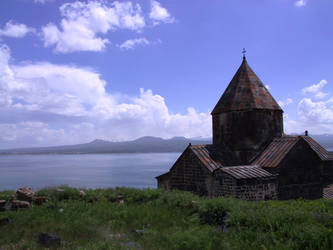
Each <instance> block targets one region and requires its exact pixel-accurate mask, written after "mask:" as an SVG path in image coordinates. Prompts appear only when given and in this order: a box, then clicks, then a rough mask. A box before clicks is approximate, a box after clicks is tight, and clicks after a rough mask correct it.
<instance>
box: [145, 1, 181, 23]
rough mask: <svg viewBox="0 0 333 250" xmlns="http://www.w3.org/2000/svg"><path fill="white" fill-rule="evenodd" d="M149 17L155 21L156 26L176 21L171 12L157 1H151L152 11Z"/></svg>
mask: <svg viewBox="0 0 333 250" xmlns="http://www.w3.org/2000/svg"><path fill="white" fill-rule="evenodd" d="M149 17H150V19H151V20H152V21H153V24H154V25H157V24H160V23H173V22H174V21H175V18H174V17H172V16H171V14H170V13H169V11H168V10H167V9H166V8H164V7H162V5H161V4H160V3H159V2H157V1H155V0H152V1H151V11H150V13H149Z"/></svg>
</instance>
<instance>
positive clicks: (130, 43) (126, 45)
mask: <svg viewBox="0 0 333 250" xmlns="http://www.w3.org/2000/svg"><path fill="white" fill-rule="evenodd" d="M149 44H150V41H148V40H147V39H146V38H145V37H141V38H136V39H129V40H126V41H125V42H123V43H122V44H120V45H119V48H121V49H125V50H129V49H134V48H135V47H136V46H138V45H149Z"/></svg>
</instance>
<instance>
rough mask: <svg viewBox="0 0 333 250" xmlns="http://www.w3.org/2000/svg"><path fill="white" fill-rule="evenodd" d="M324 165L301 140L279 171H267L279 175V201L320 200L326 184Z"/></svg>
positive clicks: (279, 167) (282, 163)
mask: <svg viewBox="0 0 333 250" xmlns="http://www.w3.org/2000/svg"><path fill="white" fill-rule="evenodd" d="M322 165H323V163H322V162H321V161H320V159H319V157H318V156H317V155H316V153H315V152H314V151H313V150H312V149H311V148H310V146H309V145H308V144H307V143H306V142H304V141H303V140H300V141H299V142H298V143H297V144H296V145H295V146H294V147H293V149H292V150H291V151H290V152H289V153H288V154H287V156H286V157H285V158H284V160H283V161H282V162H281V164H280V165H279V166H278V168H277V169H269V168H267V169H266V170H268V171H270V172H277V173H278V174H279V177H278V179H279V199H282V200H285V199H297V198H304V199H318V198H321V197H322V191H323V183H324V178H323V174H322V172H323V166H322Z"/></svg>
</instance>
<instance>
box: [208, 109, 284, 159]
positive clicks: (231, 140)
mask: <svg viewBox="0 0 333 250" xmlns="http://www.w3.org/2000/svg"><path fill="white" fill-rule="evenodd" d="M282 133H283V120H282V111H281V110H252V111H232V112H225V113H220V114H216V115H213V144H214V145H221V144H224V145H227V146H228V147H229V148H230V149H231V150H233V151H249V152H251V151H258V150H260V149H261V148H262V147H263V146H265V145H266V144H267V143H268V142H269V141H270V140H271V139H272V138H273V137H279V136H282ZM244 163H245V164H246V162H244Z"/></svg>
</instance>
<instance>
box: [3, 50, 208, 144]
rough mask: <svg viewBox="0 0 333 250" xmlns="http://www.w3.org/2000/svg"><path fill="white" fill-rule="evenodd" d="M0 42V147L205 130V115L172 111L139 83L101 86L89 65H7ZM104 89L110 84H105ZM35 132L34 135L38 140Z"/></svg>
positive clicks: (197, 133) (7, 53)
mask: <svg viewBox="0 0 333 250" xmlns="http://www.w3.org/2000/svg"><path fill="white" fill-rule="evenodd" d="M9 62H10V51H9V49H8V47H7V46H2V47H1V48H0V73H1V74H0V77H1V78H0V116H1V123H0V125H1V126H0V134H2V136H0V147H2V148H5V147H6V145H7V146H8V145H10V146H11V147H16V146H21V145H22V144H24V145H25V146H45V145H56V144H69V143H82V142H87V141H89V140H93V139H96V138H101V139H107V140H125V139H135V138H138V137H140V136H144V135H152V136H161V137H172V136H180V135H183V136H187V137H195V136H203V137H208V136H211V116H210V114H209V113H208V112H207V113H199V112H197V111H196V110H195V109H194V108H188V110H187V112H186V113H185V114H180V113H172V112H170V110H169V109H168V107H167V105H166V102H165V100H164V98H163V97H162V96H161V95H158V94H155V93H153V91H152V90H149V89H148V90H144V89H140V93H139V95H137V96H131V97H128V96H126V95H122V94H119V93H117V94H114V93H112V92H111V93H110V92H107V91H106V85H107V83H106V81H104V80H103V79H102V77H101V76H100V75H99V74H98V73H97V72H96V71H94V70H92V69H89V68H82V67H77V66H73V65H56V64H51V63H48V62H37V63H25V64H17V65H12V64H10V63H9ZM108 89H110V87H108ZM36 138H39V139H38V140H37V139H36Z"/></svg>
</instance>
